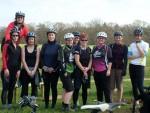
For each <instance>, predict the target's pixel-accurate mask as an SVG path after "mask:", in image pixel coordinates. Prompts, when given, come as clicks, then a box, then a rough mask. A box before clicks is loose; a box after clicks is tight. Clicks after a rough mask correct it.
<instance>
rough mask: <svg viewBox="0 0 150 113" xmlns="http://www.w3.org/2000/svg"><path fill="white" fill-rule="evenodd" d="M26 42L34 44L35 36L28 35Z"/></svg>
mask: <svg viewBox="0 0 150 113" xmlns="http://www.w3.org/2000/svg"><path fill="white" fill-rule="evenodd" d="M27 43H28V45H34V44H35V37H28V40H27Z"/></svg>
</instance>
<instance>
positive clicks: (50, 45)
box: [40, 28, 61, 108]
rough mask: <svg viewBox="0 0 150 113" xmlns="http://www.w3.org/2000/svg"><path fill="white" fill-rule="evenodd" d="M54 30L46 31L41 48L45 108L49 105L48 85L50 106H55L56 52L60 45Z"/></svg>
mask: <svg viewBox="0 0 150 113" xmlns="http://www.w3.org/2000/svg"><path fill="white" fill-rule="evenodd" d="M55 36H56V30H55V29H54V28H49V30H48V31H47V38H48V41H47V43H45V44H43V46H42V49H41V55H40V56H41V58H40V60H41V67H42V75H43V81H44V99H45V108H48V106H49V94H50V87H51V90H52V103H51V108H55V105H56V101H57V83H58V78H59V75H58V66H59V63H58V52H59V49H60V48H61V46H60V45H59V44H58V43H57V41H56V37H55Z"/></svg>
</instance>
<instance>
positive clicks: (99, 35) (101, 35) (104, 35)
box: [97, 32, 107, 38]
mask: <svg viewBox="0 0 150 113" xmlns="http://www.w3.org/2000/svg"><path fill="white" fill-rule="evenodd" d="M98 37H104V38H107V33H105V32H98V33H97V38H98Z"/></svg>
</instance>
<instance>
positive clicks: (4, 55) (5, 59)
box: [2, 44, 9, 77]
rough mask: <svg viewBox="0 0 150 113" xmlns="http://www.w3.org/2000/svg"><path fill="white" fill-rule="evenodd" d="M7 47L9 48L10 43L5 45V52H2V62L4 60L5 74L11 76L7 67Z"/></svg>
mask: <svg viewBox="0 0 150 113" xmlns="http://www.w3.org/2000/svg"><path fill="white" fill-rule="evenodd" d="M7 49H8V44H5V45H4V47H3V53H2V62H3V69H4V74H5V76H7V77H8V76H9V70H8V68H7V64H8V63H7V59H8V55H7Z"/></svg>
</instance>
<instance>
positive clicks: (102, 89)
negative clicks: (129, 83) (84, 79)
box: [94, 71, 111, 103]
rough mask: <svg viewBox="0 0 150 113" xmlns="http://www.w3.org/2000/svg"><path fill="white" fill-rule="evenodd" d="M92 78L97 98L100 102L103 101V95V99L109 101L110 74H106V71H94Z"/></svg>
mask: <svg viewBox="0 0 150 113" xmlns="http://www.w3.org/2000/svg"><path fill="white" fill-rule="evenodd" d="M94 80H95V85H96V91H97V100H98V101H101V102H102V101H104V100H103V96H105V101H106V102H107V103H110V102H111V98H110V76H106V71H102V72H96V71H94Z"/></svg>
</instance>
